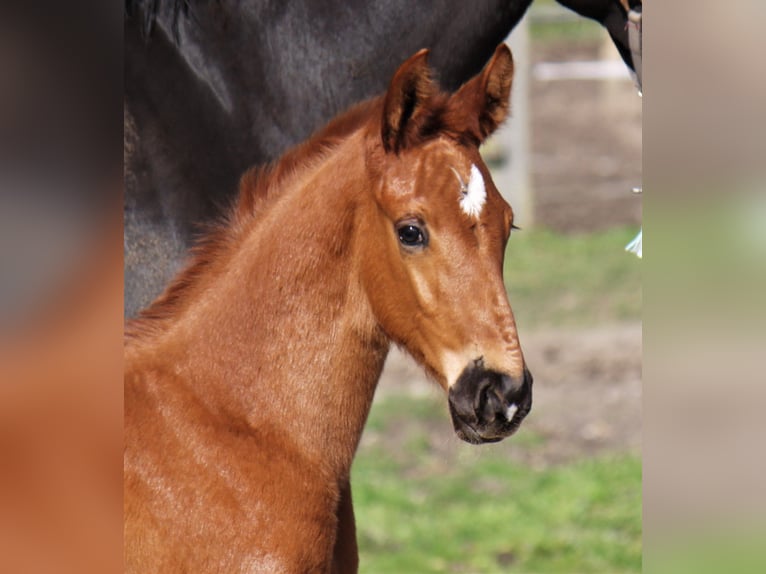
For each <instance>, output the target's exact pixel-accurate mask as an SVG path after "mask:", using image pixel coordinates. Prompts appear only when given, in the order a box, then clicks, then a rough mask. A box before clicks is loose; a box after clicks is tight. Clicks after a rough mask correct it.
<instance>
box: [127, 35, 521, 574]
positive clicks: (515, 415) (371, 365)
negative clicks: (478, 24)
mask: <svg viewBox="0 0 766 574" xmlns="http://www.w3.org/2000/svg"><path fill="white" fill-rule="evenodd" d="M426 57H427V51H425V50H422V51H420V52H418V53H416V54H415V55H414V56H412V57H411V58H409V59H408V60H407V61H406V62H405V63H404V64H402V65H401V67H400V68H399V69H398V71H397V72H396V74H395V75H394V76H393V79H392V80H391V83H390V86H389V88H388V91H387V92H386V93H385V94H384V95H383V96H381V97H378V98H375V99H372V100H368V101H366V102H364V103H361V104H358V105H356V106H355V107H352V108H351V109H350V110H349V111H348V112H346V113H345V114H343V115H341V116H339V117H337V118H336V119H335V120H333V121H332V122H331V123H330V124H329V125H327V127H325V128H324V129H322V130H321V131H320V132H318V133H317V134H316V135H315V136H313V137H312V138H311V139H309V140H308V141H307V142H305V143H303V144H301V145H299V146H298V147H296V148H294V149H292V150H291V151H289V152H287V153H286V154H285V155H284V156H283V157H282V158H281V159H280V160H279V161H277V162H276V163H274V164H273V165H271V166H268V167H265V168H253V169H252V170H250V171H249V172H247V173H246V174H245V175H244V176H243V178H242V180H241V183H240V193H239V199H238V201H237V203H236V206H235V207H234V209H233V211H232V212H231V214H230V216H229V218H228V221H227V222H226V223H225V224H222V225H221V226H220V227H218V228H216V229H215V230H212V231H210V232H209V233H208V235H207V237H206V239H205V240H204V241H203V243H202V244H201V245H200V247H198V249H197V250H196V254H195V258H194V260H193V261H192V263H191V264H190V266H189V267H188V268H187V269H186V270H185V271H183V272H182V273H181V274H180V275H179V276H178V277H177V278H176V279H175V281H174V282H173V283H172V284H171V285H170V286H169V287H168V288H167V289H166V290H165V292H164V293H163V294H162V295H161V296H160V297H159V299H157V300H156V301H155V303H154V304H153V305H151V306H150V307H149V308H148V309H147V310H146V311H145V312H144V313H143V314H142V316H141V318H139V319H137V320H134V321H132V322H130V323H129V326H128V330H127V335H126V346H125V373H126V374H125V479H124V485H125V552H126V555H125V558H126V570H127V571H128V572H141V573H145V572H300V573H303V572H312V573H314V572H339V573H349V572H355V571H356V570H357V561H358V559H357V547H356V538H355V527H354V515H353V509H352V506H351V491H350V484H349V471H350V468H351V463H352V459H353V457H354V453H355V450H356V448H357V445H358V442H359V439H360V436H361V433H362V429H363V426H364V423H365V420H366V418H367V415H368V412H369V409H370V405H371V403H372V398H373V394H374V390H375V387H376V385H377V382H378V378H379V375H380V372H381V369H382V368H383V362H384V359H385V357H386V354H387V352H388V349H389V346H390V344H391V343H394V344H397V345H399V346H401V347H403V348H404V349H406V350H407V351H408V352H409V353H410V354H411V355H412V356H413V357H415V359H416V360H417V361H418V362H419V363H420V364H421V365H422V366H423V367H424V368H425V370H426V371H427V372H428V373H429V374H430V375H431V376H432V378H434V379H435V380H436V381H437V382H438V383H439V384H440V385H441V386H442V387H443V388H444V390H445V391H446V393H447V396H448V404H449V410H450V413H451V416H452V421H453V425H454V428H455V431H456V433H457V435H458V436H459V437H460V438H462V439H463V440H465V441H468V442H471V443H483V442H493V441H498V440H501V439H503V438H504V437H507V436H509V435H510V434H512V433H513V432H514V431H515V430H516V429H517V428H518V427H519V425H520V424H521V421H522V420H523V419H524V417H525V416H526V415H527V413H528V412H529V410H530V408H531V403H532V377H531V375H530V374H529V371H528V370H527V368H526V366H525V362H524V357H523V354H522V351H521V347H520V345H519V339H518V335H517V332H516V325H515V321H514V317H513V313H512V311H511V306H510V304H509V302H508V298H507V294H506V291H505V287H504V285H503V275H502V269H503V257H504V252H505V246H506V242H507V240H508V238H509V235H510V233H511V230H512V228H513V211H512V210H511V207H510V206H509V205H508V204H507V203H506V202H505V200H504V199H503V198H502V196H501V195H500V194H499V192H498V191H497V189H496V188H495V186H494V184H493V183H492V179H491V178H490V174H489V172H488V170H487V167H486V165H485V164H484V162H483V161H482V158H481V156H480V155H479V151H478V147H479V145H480V144H481V143H482V142H483V141H484V139H485V138H486V137H487V136H489V135H490V134H491V133H492V132H493V131H495V129H496V128H497V127H498V125H499V124H500V123H501V122H502V121H503V120H504V119H505V118H506V116H507V114H508V108H509V95H510V90H511V83H512V78H513V61H512V58H511V53H510V51H509V50H508V48H507V47H506V46H504V45H500V46H499V47H498V48H497V50H496V51H495V53H494V56H493V57H492V59H491V60H490V61H489V63H488V64H487V66H486V67H485V68H484V70H483V71H481V72H480V73H479V74H477V75H476V76H475V77H474V78H472V79H471V80H470V81H468V82H467V83H466V84H464V85H463V86H462V87H461V88H460V89H458V90H457V91H456V92H454V93H453V94H451V95H450V94H448V93H444V92H441V91H440V90H439V89H438V87H437V85H436V84H435V82H434V81H433V80H432V78H431V71H430V69H429V67H428V65H427V63H426Z"/></svg>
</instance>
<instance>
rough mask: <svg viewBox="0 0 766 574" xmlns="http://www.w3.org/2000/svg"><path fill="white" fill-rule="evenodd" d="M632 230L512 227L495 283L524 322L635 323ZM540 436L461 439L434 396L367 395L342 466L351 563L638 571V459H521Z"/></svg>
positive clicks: (397, 567) (637, 299)
mask: <svg viewBox="0 0 766 574" xmlns="http://www.w3.org/2000/svg"><path fill="white" fill-rule="evenodd" d="M636 232H637V229H633V228H631V229H615V230H611V231H607V232H602V233H595V234H589V235H582V236H561V235H557V234H555V233H552V232H549V231H545V230H524V231H520V232H514V236H513V238H512V239H511V242H510V243H509V247H508V251H507V256H506V268H505V276H506V284H507V286H508V290H509V293H510V296H511V302H512V305H513V307H514V309H515V310H516V314H517V319H518V321H519V323H520V326H521V327H522V328H523V329H529V328H535V327H539V326H555V325H567V326H570V327H571V326H574V327H576V326H587V325H591V324H593V323H598V322H607V323H609V322H619V321H635V320H639V319H640V312H641V275H640V273H641V272H640V270H641V262H640V261H639V260H638V259H636V258H635V256H632V255H629V254H626V253H625V252H624V251H623V247H624V245H625V244H626V243H627V242H628V241H629V240H630V239H632V238H633V236H634V235H635V233H636ZM544 440H546V438H545V437H542V436H537V435H535V434H534V433H533V432H531V431H530V430H528V429H526V428H524V427H522V429H521V430H520V431H519V433H518V434H517V435H516V436H514V437H513V438H512V439H510V440H508V441H504V442H501V443H498V444H494V445H483V446H481V447H475V446H471V445H468V444H465V443H462V442H460V441H459V440H458V439H457V438H456V437H455V435H454V433H453V431H452V426H451V423H450V419H449V414H448V413H447V406H446V401H445V400H444V397H443V395H442V394H441V393H440V392H439V391H437V390H434V393H433V394H432V395H427V396H425V397H423V396H411V395H406V394H402V395H398V394H395V393H394V394H386V395H385V396H382V397H379V398H378V399H376V401H375V404H374V405H373V410H372V413H371V415H370V419H369V421H368V424H367V428H366V430H365V435H364V438H363V441H362V445H361V447H360V450H359V453H358V455H357V458H356V461H355V463H354V467H353V470H352V484H353V494H354V503H355V509H356V516H357V536H358V540H359V546H360V561H361V572H364V573H368V574H385V573H398V574H406V573H429V572H450V573H452V572H457V573H460V572H462V573H476V574H478V573H494V572H508V571H510V572H518V573H545V572H558V573H589V572H604V573H610V574H616V573H627V572H639V571H640V570H641V461H640V460H639V459H638V458H637V457H636V456H631V455H627V454H625V455H616V456H611V457H607V458H597V459H582V460H578V461H575V462H570V463H566V464H559V465H547V466H542V467H539V466H538V467H535V468H532V467H530V466H528V465H524V464H522V463H520V462H517V461H518V460H519V459H520V458H523V457H519V456H514V454H519V452H520V450H523V449H527V450H530V451H533V450H534V449H535V448H539V447H540V446H541V442H542V441H544Z"/></svg>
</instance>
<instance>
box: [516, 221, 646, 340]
mask: <svg viewBox="0 0 766 574" xmlns="http://www.w3.org/2000/svg"><path fill="white" fill-rule="evenodd" d="M636 233H638V229H637V228H633V227H631V228H615V229H611V230H608V231H602V232H598V233H592V234H586V235H568V236H563V235H560V234H557V233H554V232H551V231H547V230H544V229H539V230H529V231H527V230H523V231H516V232H514V233H513V235H512V237H511V240H510V241H509V242H508V249H507V251H506V256H505V284H506V287H507V289H508V294H509V297H510V301H511V306H512V307H513V309H514V314H515V315H516V320H517V322H518V324H519V326H520V327H522V328H530V327H531V328H535V327H542V326H586V325H591V324H599V323H610V322H620V321H637V320H640V318H641V262H640V260H638V259H637V258H636V257H635V256H634V255H628V254H627V253H625V251H624V246H625V245H626V244H627V243H628V242H629V241H630V240H631V239H633V237H635V235H636Z"/></svg>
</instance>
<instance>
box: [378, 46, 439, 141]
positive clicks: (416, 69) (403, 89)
mask: <svg viewBox="0 0 766 574" xmlns="http://www.w3.org/2000/svg"><path fill="white" fill-rule="evenodd" d="M436 92H437V88H436V85H435V84H434V82H433V80H431V70H430V69H429V67H428V50H425V49H424V50H420V51H419V52H418V53H417V54H415V55H414V56H411V57H410V58H409V59H408V60H407V61H405V62H404V63H403V64H402V65H401V66H399V69H398V70H397V71H396V74H394V77H393V79H392V80H391V85H390V86H389V88H388V92H386V96H385V99H384V101H383V121H382V128H381V137H382V138H383V147H384V148H385V150H386V151H387V152H388V151H393V152H395V153H396V152H398V151H399V150H400V149H402V148H404V147H407V140H408V138H409V136H410V135H413V134H415V133H417V131H418V123H419V121H418V120H420V119H421V116H423V115H424V114H423V112H424V111H425V110H426V108H427V106H428V102H429V100H430V99H431V97H432V96H433V95H434V94H435V93H436Z"/></svg>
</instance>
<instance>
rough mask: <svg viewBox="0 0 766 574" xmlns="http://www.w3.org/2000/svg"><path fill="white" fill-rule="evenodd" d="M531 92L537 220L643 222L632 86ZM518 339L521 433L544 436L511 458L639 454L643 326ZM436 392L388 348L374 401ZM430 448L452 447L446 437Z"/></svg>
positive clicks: (586, 54) (551, 58) (583, 55)
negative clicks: (524, 390)
mask: <svg viewBox="0 0 766 574" xmlns="http://www.w3.org/2000/svg"><path fill="white" fill-rule="evenodd" d="M607 48H610V47H607ZM612 49H613V48H612ZM604 53H606V54H608V53H609V52H608V49H605V48H604V47H603V46H602V45H601V44H599V43H598V42H590V43H583V44H578V45H572V44H571V43H569V44H561V45H556V44H549V43H548V44H545V45H544V46H535V45H534V44H533V58H534V61H535V62H544V61H545V62H561V61H566V60H594V59H598V58H599V57H601V56H603V55H604ZM531 89H532V93H531V108H532V110H531V111H532V126H531V129H532V147H533V149H532V154H531V155H532V175H533V185H534V193H535V196H534V197H535V219H536V222H537V224H538V225H542V226H546V227H550V228H553V229H556V230H558V231H563V232H568V233H569V232H587V231H593V230H599V229H605V228H608V227H611V226H614V225H625V224H638V223H640V221H641V202H640V198H638V197H636V196H635V195H633V194H632V193H630V189H631V188H632V187H635V186H638V185H640V184H641V101H640V98H639V97H638V95H637V94H636V90H635V87H634V86H633V84H632V82H630V81H625V80H619V81H615V80H612V81H596V80H558V81H540V80H535V79H534V78H533V79H532V80H531ZM626 256H627V255H626ZM521 341H522V347H523V349H524V353H525V356H526V359H527V362H528V364H529V367H530V370H531V371H532V373H533V375H534V378H535V384H534V401H533V408H532V412H531V413H530V415H529V416H528V418H527V419H526V421H525V422H524V425H523V428H526V429H530V430H532V431H533V433H534V434H535V435H536V436H538V437H542V438H543V439H544V440H542V441H539V442H538V443H536V444H535V445H534V446H531V447H529V448H520V449H515V450H513V449H512V450H509V452H511V453H515V454H512V456H517V457H519V458H520V459H522V460H523V461H524V462H525V463H529V464H531V465H533V466H538V465H547V464H556V463H560V462H565V461H568V460H572V459H575V458H578V457H581V456H589V455H595V454H603V453H615V452H626V451H627V452H632V453H640V449H641V325H640V323H632V324H611V325H610V324H606V325H596V326H591V327H588V328H583V329H579V330H571V329H567V330H546V331H537V332H529V333H521ZM434 387H435V384H434V383H432V382H428V381H426V380H425V378H424V376H423V374H422V371H421V369H420V368H419V367H417V365H415V364H414V362H413V361H412V360H411V359H409V358H408V357H405V356H404V355H403V354H402V353H400V352H399V351H394V352H392V353H391V356H390V357H389V360H388V362H387V364H386V369H385V370H384V375H383V379H382V380H381V384H380V388H379V391H378V396H385V395H386V394H387V393H390V392H402V391H403V390H405V389H406V391H407V392H410V393H413V394H415V395H419V394H423V393H432V392H437V391H434V390H433V388H434ZM445 400H446V399H445ZM445 413H446V407H445ZM438 426H439V428H438V429H434V433H445V432H451V426H450V425H449V422H448V415H446V414H445V421H444V423H443V424H442V423H439V425H438ZM512 440H513V439H511V441H512ZM433 444H434V445H445V444H449V443H447V442H445V441H444V437H443V436H442V438H441V440H439V439H438V438H435V439H434V441H433Z"/></svg>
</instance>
